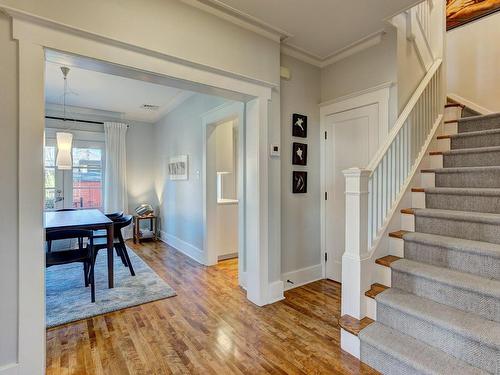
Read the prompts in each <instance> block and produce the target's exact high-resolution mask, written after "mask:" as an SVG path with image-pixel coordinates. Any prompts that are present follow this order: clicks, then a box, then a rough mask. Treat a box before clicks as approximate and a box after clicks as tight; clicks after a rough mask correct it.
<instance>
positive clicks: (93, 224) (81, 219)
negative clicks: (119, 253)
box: [44, 209, 114, 288]
mask: <svg viewBox="0 0 500 375" xmlns="http://www.w3.org/2000/svg"><path fill="white" fill-rule="evenodd" d="M44 228H45V230H46V231H48V230H59V229H86V230H92V231H94V230H100V229H104V230H106V239H107V255H108V287H109V288H113V287H114V275H113V274H114V269H113V261H114V259H113V246H114V245H113V221H112V220H110V219H109V218H108V217H107V216H106V215H104V214H103V213H102V212H101V211H99V210H98V209H77V210H61V211H46V212H45V214H44Z"/></svg>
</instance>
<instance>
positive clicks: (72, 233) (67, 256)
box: [45, 229, 95, 303]
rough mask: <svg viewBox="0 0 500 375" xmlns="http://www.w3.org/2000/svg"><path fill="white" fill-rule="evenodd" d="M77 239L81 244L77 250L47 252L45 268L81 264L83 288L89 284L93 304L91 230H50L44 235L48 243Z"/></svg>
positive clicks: (92, 241)
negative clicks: (84, 243)
mask: <svg viewBox="0 0 500 375" xmlns="http://www.w3.org/2000/svg"><path fill="white" fill-rule="evenodd" d="M73 238H78V239H82V242H81V243H80V241H79V244H78V249H71V248H68V249H63V250H58V251H51V252H49V251H47V252H46V253H45V266H46V267H52V266H57V265H62V264H69V263H83V275H84V280H85V286H86V287H87V286H89V284H90V299H91V301H92V303H94V302H95V282H94V264H95V257H94V238H93V235H92V231H91V230H84V229H61V230H50V231H47V233H46V239H47V242H48V241H57V240H68V239H73ZM84 238H87V244H86V246H85V247H84V246H83V239H84Z"/></svg>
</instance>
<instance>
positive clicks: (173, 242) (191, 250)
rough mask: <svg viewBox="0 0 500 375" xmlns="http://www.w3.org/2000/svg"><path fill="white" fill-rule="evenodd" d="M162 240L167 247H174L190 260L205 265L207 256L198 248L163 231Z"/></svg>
mask: <svg viewBox="0 0 500 375" xmlns="http://www.w3.org/2000/svg"><path fill="white" fill-rule="evenodd" d="M160 239H161V240H162V241H163V242H165V243H166V244H167V245H169V246H172V247H173V248H175V249H176V250H178V251H179V252H181V253H183V254H184V255H186V256H188V257H189V258H191V259H193V260H195V261H197V262H198V263H200V264H204V260H205V256H204V254H203V250H202V249H199V248H197V247H196V246H194V245H191V244H190V243H188V242H186V241H184V240H181V239H180V238H179V237H176V236H174V235H172V234H168V233H166V232H164V231H162V230H161V231H160Z"/></svg>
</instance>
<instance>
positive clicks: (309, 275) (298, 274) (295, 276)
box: [281, 263, 323, 290]
mask: <svg viewBox="0 0 500 375" xmlns="http://www.w3.org/2000/svg"><path fill="white" fill-rule="evenodd" d="M321 279H323V267H322V266H321V263H320V264H316V265H314V266H310V267H305V268H301V269H298V270H295V271H290V272H286V273H282V274H281V280H283V284H284V286H285V288H284V289H285V290H289V289H293V288H297V287H299V286H302V285H305V284H309V283H312V282H313V281H318V280H321ZM287 280H290V281H292V282H293V284H291V283H289V282H287Z"/></svg>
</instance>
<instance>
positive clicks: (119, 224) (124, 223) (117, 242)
mask: <svg viewBox="0 0 500 375" xmlns="http://www.w3.org/2000/svg"><path fill="white" fill-rule="evenodd" d="M132 219H133V217H132V215H123V216H122V217H120V218H117V219H115V220H114V223H113V235H114V239H113V245H114V248H115V249H116V252H117V254H118V256H119V257H120V259H121V260H122V263H123V265H124V266H125V267H128V269H129V270H130V274H131V275H132V276H135V271H134V267H133V266H132V262H131V261H130V257H129V255H128V251H127V246H126V245H125V240H124V239H123V235H122V229H123V228H125V227H128V226H129V225H130V224H131V223H132ZM107 247H108V244H107V240H106V238H105V237H97V238H95V240H94V254H95V256H96V257H97V253H98V252H99V250H101V249H106V248H107Z"/></svg>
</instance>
